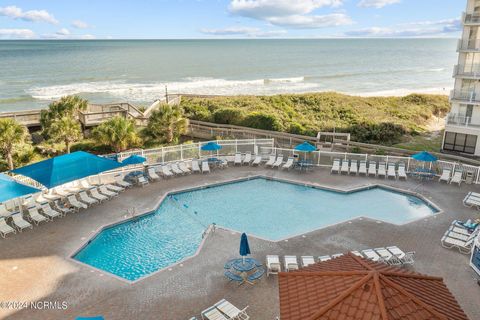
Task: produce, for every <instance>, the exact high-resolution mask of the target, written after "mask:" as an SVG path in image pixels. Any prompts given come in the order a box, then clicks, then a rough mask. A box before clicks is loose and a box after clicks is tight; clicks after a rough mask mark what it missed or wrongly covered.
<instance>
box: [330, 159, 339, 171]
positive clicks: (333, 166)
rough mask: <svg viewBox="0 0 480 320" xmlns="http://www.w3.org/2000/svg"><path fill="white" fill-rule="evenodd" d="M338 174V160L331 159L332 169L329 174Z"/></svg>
mask: <svg viewBox="0 0 480 320" xmlns="http://www.w3.org/2000/svg"><path fill="white" fill-rule="evenodd" d="M339 172H340V159H333V164H332V169H331V170H330V173H339Z"/></svg>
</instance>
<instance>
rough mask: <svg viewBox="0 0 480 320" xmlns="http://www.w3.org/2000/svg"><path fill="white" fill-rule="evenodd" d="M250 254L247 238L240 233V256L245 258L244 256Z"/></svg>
mask: <svg viewBox="0 0 480 320" xmlns="http://www.w3.org/2000/svg"><path fill="white" fill-rule="evenodd" d="M249 254H250V246H249V245H248V238H247V235H246V234H245V233H242V237H241V238H240V255H241V256H242V257H245V256H246V255H249Z"/></svg>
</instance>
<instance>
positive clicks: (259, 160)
mask: <svg viewBox="0 0 480 320" xmlns="http://www.w3.org/2000/svg"><path fill="white" fill-rule="evenodd" d="M260 163H262V156H259V155H256V156H255V159H254V160H253V162H252V166H259V165H260Z"/></svg>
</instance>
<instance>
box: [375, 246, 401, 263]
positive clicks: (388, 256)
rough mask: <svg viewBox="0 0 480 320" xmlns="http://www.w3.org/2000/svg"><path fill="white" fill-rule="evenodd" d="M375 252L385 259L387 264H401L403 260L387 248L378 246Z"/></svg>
mask: <svg viewBox="0 0 480 320" xmlns="http://www.w3.org/2000/svg"><path fill="white" fill-rule="evenodd" d="M375 252H376V253H378V255H379V256H380V257H381V258H382V260H383V261H385V262H386V263H387V264H390V265H400V264H402V262H401V261H400V259H398V258H397V257H396V256H395V255H393V254H392V253H391V252H390V251H388V250H387V249H385V248H376V249H375Z"/></svg>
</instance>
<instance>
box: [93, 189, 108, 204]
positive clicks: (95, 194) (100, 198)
mask: <svg viewBox="0 0 480 320" xmlns="http://www.w3.org/2000/svg"><path fill="white" fill-rule="evenodd" d="M90 196H91V197H92V198H93V199H95V200H97V201H98V202H103V201H105V200H108V197H107V196H106V195H103V194H100V192H98V189H97V188H93V189H91V190H90Z"/></svg>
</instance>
